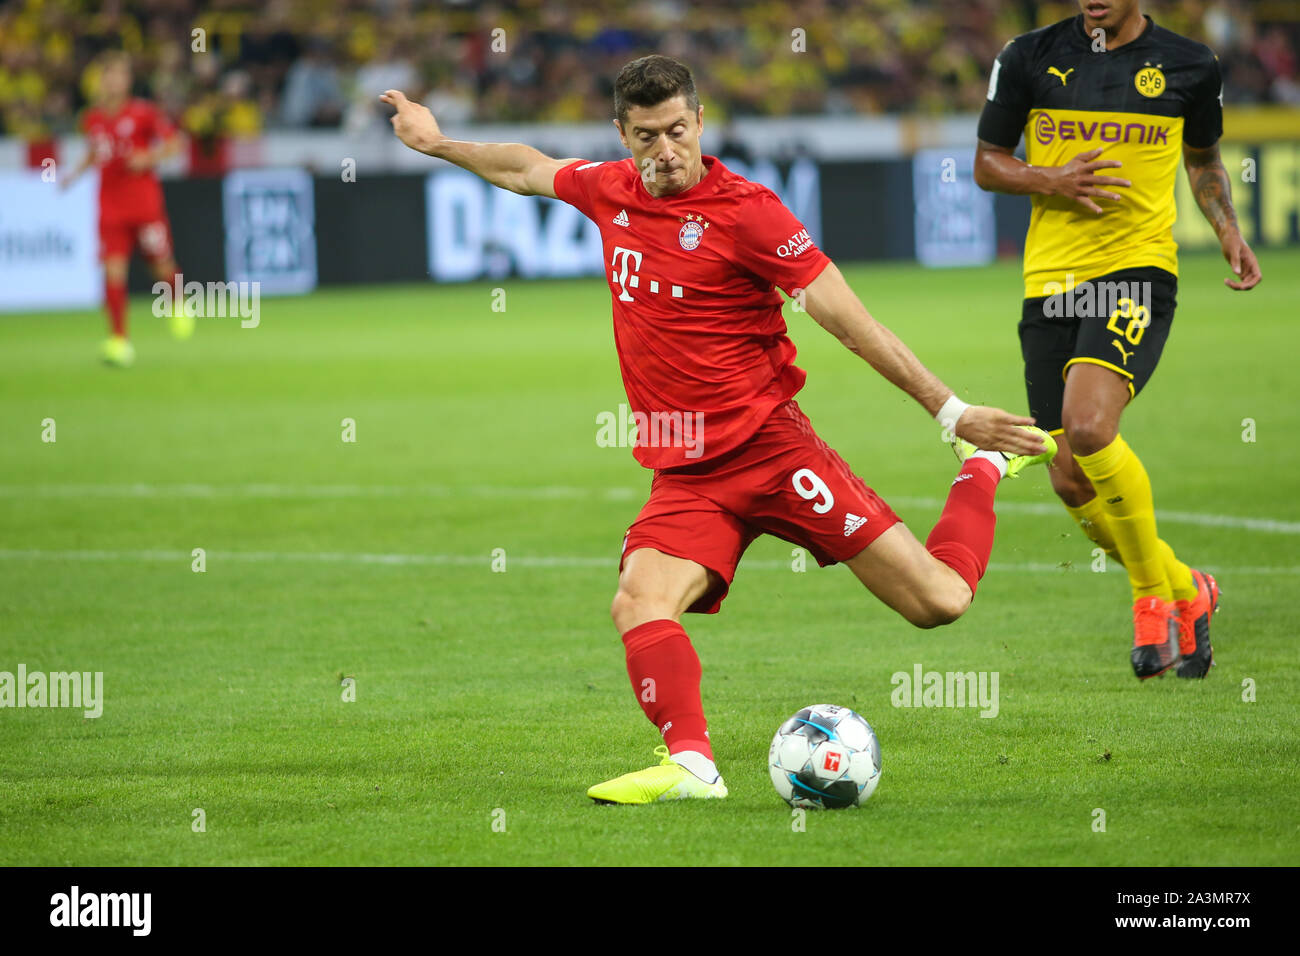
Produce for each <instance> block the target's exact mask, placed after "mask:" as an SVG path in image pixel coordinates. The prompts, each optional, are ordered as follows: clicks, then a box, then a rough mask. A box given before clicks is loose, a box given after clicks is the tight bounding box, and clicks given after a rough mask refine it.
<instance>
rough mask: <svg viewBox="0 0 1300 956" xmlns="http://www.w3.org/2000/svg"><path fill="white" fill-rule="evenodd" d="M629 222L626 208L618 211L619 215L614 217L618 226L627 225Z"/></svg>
mask: <svg viewBox="0 0 1300 956" xmlns="http://www.w3.org/2000/svg"><path fill="white" fill-rule="evenodd" d="M627 224H628V220H627V210H626V209H620V210H619V211H618V215H617V216H615V217H614V225H616V226H626V225H627Z"/></svg>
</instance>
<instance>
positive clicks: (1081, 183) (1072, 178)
mask: <svg viewBox="0 0 1300 956" xmlns="http://www.w3.org/2000/svg"><path fill="white" fill-rule="evenodd" d="M1102 148H1103V147H1101V146H1098V147H1097V148H1096V149H1090V150H1088V151H1087V152H1086V153H1080V154H1079V155H1078V156H1076V157H1074V159H1072V160H1070V161H1069V162H1068V163H1066V164H1065V165H1064V166H1057V167H1056V175H1055V177H1054V178H1055V183H1054V186H1055V188H1054V189H1053V192H1054V194H1055V195H1057V196H1065V197H1066V198H1068V199H1073V200H1074V201H1075V202H1077V203H1078V204H1079V205H1080V206H1082V207H1083V208H1084V209H1086V210H1088V211H1089V212H1091V213H1095V214H1096V215H1098V216H1100V215H1102V214H1103V213H1104V212H1105V210H1104V209H1102V208H1101V207H1100V206H1098V205H1097V204H1096V203H1095V202H1094V201H1093V199H1092V197H1094V196H1096V197H1098V198H1101V199H1114V200H1119V199H1122V198H1123V197H1122V196H1120V194H1119V193H1115V192H1109V191H1107V190H1105V189H1100V188H1098V187H1101V186H1122V187H1125V188H1127V187H1129V186H1132V185H1133V184H1132V183H1131V182H1129V181H1128V180H1127V179H1117V178H1116V177H1114V176H1098V175H1096V171H1097V170H1099V169H1118V168H1119V167H1120V166H1123V165H1124V164H1123V163H1121V162H1120V161H1119V160H1118V159H1098V158H1097V157H1098V156H1100V155H1101V151H1102Z"/></svg>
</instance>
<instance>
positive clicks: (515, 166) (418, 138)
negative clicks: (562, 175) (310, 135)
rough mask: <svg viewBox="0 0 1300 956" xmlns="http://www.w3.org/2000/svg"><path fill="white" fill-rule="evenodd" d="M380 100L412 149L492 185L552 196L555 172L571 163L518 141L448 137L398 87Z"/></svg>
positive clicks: (432, 119) (404, 140) (424, 107)
mask: <svg viewBox="0 0 1300 956" xmlns="http://www.w3.org/2000/svg"><path fill="white" fill-rule="evenodd" d="M379 98H380V100H382V101H383V102H385V103H387V104H388V105H389V106H391V107H393V108H394V109H395V110H397V112H396V113H394V114H393V117H392V124H393V132H395V133H396V134H397V138H398V139H400V140H401V141H402V142H403V143H404V144H406V145H407V146H409V147H410V148H411V149H413V150H415V151H416V152H420V153H424V154H425V155H426V156H433V157H434V158H436V159H445V160H446V161H447V162H449V163H454V164H455V165H457V166H459V167H460V168H461V169H466V170H469V172H471V173H473V174H474V175H476V176H479V177H481V178H483V179H485V180H487V181H488V182H489V183H491V184H492V185H493V186H499V187H501V188H502V189H508V190H510V191H511V192H512V193H519V194H520V195H521V196H549V197H550V198H551V199H556V198H558V197H557V196H556V195H555V174H556V173H558V172H559V171H560V170H561V169H563V168H564V167H565V166H567V165H569V163H572V162H573V160H572V159H551V157H549V156H547V155H545V154H544V153H542V152H540V151H538V150H536V149H533V147H531V146H525V145H524V144H522V143H470V142H463V141H461V140H454V139H450V138H448V137H447V136H444V135H443V133H442V130H441V129H439V128H438V121H437V120H435V119H434V118H433V114H432V113H430V112H429V109H428V107H426V106H424V105H422V104H420V103H412V102H411V101H410V100H408V99H407V98H406V95H405V94H404V93H402V92H401V91H400V90H388V91H386V92H385V93H384V94H383V95H382V96H380V97H379Z"/></svg>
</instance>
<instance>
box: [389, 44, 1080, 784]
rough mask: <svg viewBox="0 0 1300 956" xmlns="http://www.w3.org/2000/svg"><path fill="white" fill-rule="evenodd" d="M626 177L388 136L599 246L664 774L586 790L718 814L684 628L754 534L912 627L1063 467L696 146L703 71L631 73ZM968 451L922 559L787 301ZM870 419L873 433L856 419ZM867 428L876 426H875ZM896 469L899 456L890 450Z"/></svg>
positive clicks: (421, 112) (422, 123)
mask: <svg viewBox="0 0 1300 956" xmlns="http://www.w3.org/2000/svg"><path fill="white" fill-rule="evenodd" d="M614 90H615V94H614V113H615V115H616V116H617V119H616V120H615V121H614V124H615V127H616V128H617V130H618V134H619V138H620V140H621V141H622V143H623V146H624V147H626V148H627V150H628V151H629V152H630V153H631V154H632V156H631V158H629V159H624V160H622V161H620V162H607V163H601V162H586V161H584V160H581V159H551V158H549V157H547V156H544V155H542V154H541V153H539V152H538V151H537V150H535V149H532V148H531V147H528V146H524V145H520V144H517V143H467V142H460V141H456V140H452V139H449V138H448V137H446V136H444V135H443V134H442V132H441V130H439V128H438V124H437V123H436V121H435V120H434V118H433V116H432V115H430V113H429V111H428V110H427V109H425V108H424V107H422V106H420V105H418V104H415V103H411V102H410V101H409V100H407V99H406V97H405V96H403V95H402V94H401V93H400V92H397V91H395V90H389V91H388V92H387V93H385V94H384V95H383V97H382V99H383V100H384V102H386V103H389V104H391V105H392V106H393V107H395V108H396V110H397V114H396V115H395V116H394V117H393V128H394V130H395V131H396V133H397V135H398V136H399V137H400V138H401V140H402V142H404V143H406V144H407V145H408V146H410V147H412V148H413V149H417V150H419V151H421V152H424V153H427V154H428V155H430V156H437V157H441V158H443V159H446V160H449V161H450V162H452V163H455V164H456V165H458V166H461V167H463V168H465V169H468V170H470V171H471V172H473V173H476V174H477V175H479V176H481V177H483V178H484V179H485V180H487V181H488V182H490V183H492V184H493V185H495V186H499V187H501V188H503V189H509V190H511V191H512V192H516V193H521V194H523V195H540V196H550V197H552V198H558V199H560V200H562V201H564V202H567V203H569V204H571V205H573V206H574V207H576V208H577V209H578V210H580V211H581V212H582V213H583V214H584V215H586V216H587V217H588V218H590V219H591V220H592V221H593V222H595V223H596V224H597V225H598V226H599V227H600V234H601V238H602V244H603V250H604V260H605V267H606V276H605V278H606V281H607V282H608V284H609V290H610V295H611V298H612V302H613V313H614V341H615V345H616V346H617V349H618V357H619V365H620V367H621V370H622V373H623V384H624V386H625V387H626V389H627V395H628V404H629V405H630V406H631V408H632V409H633V412H634V414H636V415H639V416H644V423H643V422H642V421H640V420H639V421H638V434H637V445H636V447H635V451H634V454H635V456H636V458H637V460H638V461H639V462H641V464H643V465H645V466H646V467H647V468H651V469H653V470H654V479H653V481H652V482H651V485H650V500H649V501H648V502H647V503H646V505H645V507H643V508H642V509H641V513H640V514H639V515H638V516H637V518H636V520H635V521H634V522H633V523H632V525H631V527H630V528H629V529H628V532H627V535H626V537H625V538H624V539H623V558H622V561H621V564H620V569H619V583H618V592H617V594H616V595H615V597H614V602H613V607H612V609H611V610H612V615H613V618H614V624H615V626H616V627H617V628H618V631H619V634H621V635H622V638H623V645H624V650H625V655H626V662H627V671H628V676H629V677H630V678H631V680H632V688H633V691H634V693H635V694H636V698H637V701H638V703H639V704H640V706H641V708H642V710H643V711H644V712H645V715H646V717H648V718H649V719H650V720H651V722H653V724H654V725H655V727H656V729H657V730H658V731H659V733H660V734H661V736H662V738H663V741H664V746H663V747H661V748H659V751H658V752H659V753H660V755H661V756H662V758H663V759H662V762H661V763H660V764H659V765H658V766H653V767H650V768H648V769H645V770H639V771H636V772H634V773H630V774H624V775H623V776H621V777H618V778H616V779H614V780H609V781H606V782H605V783H602V784H597V785H596V786H594V787H592V788H591V789H590V790H588V795H589V796H590V797H592V798H593V799H596V800H600V801H605V802H609V803H650V802H653V801H656V800H665V799H679V798H692V797H704V798H709V797H725V796H726V794H727V788H726V787H725V785H724V784H723V782H722V777H721V776H720V775H719V773H718V769H717V767H716V766H714V763H713V752H712V749H711V744H710V742H709V734H708V729H707V724H706V722H705V718H704V706H703V703H702V701H701V698H700V676H701V670H700V659H699V657H698V655H697V654H696V652H695V649H694V647H693V646H692V644H691V641H690V638H689V637H687V635H686V631H685V630H684V629H683V627H682V625H681V617H682V615H683V614H684V613H685V612H687V611H695V612H702V613H715V612H717V610H718V609H719V607H720V606H721V604H722V601H723V599H724V598H725V597H726V595H727V591H728V589H729V587H730V585H731V581H732V578H733V576H734V574H735V572H736V567H737V565H738V564H739V563H740V559H741V555H743V554H744V552H745V549H746V548H747V547H749V545H750V543H751V542H753V540H754V539H755V538H757V537H758V536H759V535H760V534H763V533H767V534H773V535H776V536H778V537H781V538H784V539H786V540H787V541H791V542H794V543H795V544H798V545H801V546H802V547H804V548H806V549H808V551H810V552H811V553H812V554H813V556H814V557H816V559H817V562H818V563H819V564H821V565H823V566H824V565H828V564H835V563H837V562H843V563H844V564H846V565H848V567H849V569H850V570H852V571H853V573H854V574H855V575H856V576H857V578H858V580H860V581H861V582H862V583H863V584H864V585H865V586H866V587H867V588H868V589H869V590H870V591H871V592H872V593H874V594H875V595H876V596H877V597H878V598H880V600H882V601H883V602H884V603H885V604H887V605H889V606H890V607H891V608H893V609H894V610H896V611H898V612H899V613H900V614H902V615H903V616H904V617H905V618H906V619H907V620H909V621H911V622H912V623H913V624H916V625H917V626H919V627H934V626H936V625H939V624H947V623H949V622H951V621H953V620H955V619H956V618H958V617H959V616H960V615H961V614H962V613H963V612H964V611H965V610H966V608H967V607H968V606H969V605H970V602H971V599H972V597H973V596H974V593H975V588H976V586H977V585H978V583H979V580H980V578H981V576H982V575H983V574H984V571H985V569H986V568H987V567H988V560H989V553H990V551H991V549H992V547H993V528H994V524H995V522H996V518H995V515H994V512H993V497H994V493H995V491H996V490H997V487H998V483H999V482H1000V481H1001V479H1002V478H1003V477H1005V476H1006V475H1008V474H1010V475H1012V476H1014V475H1015V474H1016V473H1017V472H1018V471H1020V470H1021V469H1022V468H1024V467H1025V466H1027V465H1030V464H1033V463H1034V462H1037V461H1046V460H1049V459H1050V458H1051V456H1052V455H1053V454H1054V453H1055V444H1054V442H1053V441H1052V439H1051V437H1050V436H1048V435H1047V434H1046V433H1045V432H1043V431H1041V430H1040V429H1034V428H1026V427H1025V426H1030V425H1032V424H1033V420H1032V419H1029V418H1023V417H1019V416H1015V415H1011V414H1008V413H1007V412H1004V411H1002V410H1001V409H996V408H986V407H982V406H966V405H964V404H963V403H962V402H961V401H960V400H959V399H957V398H956V396H955V395H953V392H952V389H950V388H947V387H946V386H945V385H944V384H943V383H942V382H941V381H939V379H938V378H936V377H935V376H934V375H933V374H932V373H931V372H930V371H929V370H928V369H926V367H925V366H924V365H922V364H921V363H920V362H919V361H918V360H917V358H916V356H915V355H913V354H912V352H911V351H910V350H909V349H908V348H907V346H906V345H904V344H903V343H902V342H900V341H899V340H898V339H897V338H896V337H895V336H894V335H893V334H892V333H891V332H889V330H887V329H886V328H885V327H884V326H882V325H880V324H879V323H878V322H876V321H875V320H874V319H873V318H872V317H871V315H870V314H868V312H867V310H866V308H864V307H863V305H862V303H861V301H859V299H858V297H857V296H856V295H855V294H854V292H853V290H852V289H851V288H849V285H848V283H847V282H846V281H845V280H844V276H843V275H842V274H841V273H840V271H839V269H837V268H836V266H835V264H834V263H832V262H831V261H830V259H829V258H827V256H826V254H825V253H823V252H822V251H821V250H820V249H818V248H817V246H816V244H815V243H814V242H813V240H812V238H811V237H810V236H809V234H808V231H807V230H806V229H805V228H804V227H803V225H802V224H801V223H800V222H799V221H798V220H797V219H796V218H795V217H794V216H793V215H792V214H791V212H790V210H788V209H787V208H786V207H785V206H783V205H782V204H781V201H780V200H779V199H777V197H776V195H775V194H774V193H773V192H772V191H771V190H769V189H767V188H765V187H763V186H760V185H757V184H755V183H751V182H749V181H747V180H745V179H743V178H741V177H740V176H737V175H736V174H735V173H732V172H730V171H729V170H728V169H727V168H726V167H725V166H724V165H723V164H722V163H721V162H719V161H718V159H717V158H716V157H713V156H708V155H704V154H703V153H702V151H701V147H700V133H701V131H702V129H703V125H702V124H703V113H704V110H703V107H702V106H701V105H700V100H699V96H698V94H697V93H696V90H695V83H694V80H693V79H692V77H691V73H690V71H689V70H688V69H687V68H686V67H685V66H684V65H683V64H681V63H679V62H677V61H676V60H673V59H671V58H669V57H664V56H649V57H643V58H641V59H639V60H634V61H632V62H631V63H629V64H627V65H626V66H625V67H623V69H622V71H621V72H620V73H619V75H618V78H617V80H616V81H615V85H614ZM777 287H780V288H782V289H784V290H785V291H786V292H787V293H789V294H791V295H795V294H797V293H802V297H803V299H804V301H805V303H806V308H807V311H808V314H809V315H811V316H812V317H813V319H814V320H816V321H817V322H818V323H819V324H820V325H822V326H823V327H825V328H826V329H827V330H828V331H829V332H830V333H831V334H833V335H835V336H836V337H837V338H838V339H839V340H840V341H841V342H843V343H844V345H845V346H846V347H848V348H849V349H851V350H852V351H854V352H856V353H857V354H858V355H860V356H862V358H863V359H865V360H866V361H867V362H869V363H870V364H871V365H872V367H873V368H874V369H875V370H876V371H878V372H879V373H880V374H881V375H883V376H884V377H885V378H887V379H888V380H889V381H890V382H892V383H893V384H895V385H897V386H898V387H899V388H901V389H902V390H903V391H905V392H907V393H908V394H909V395H911V396H912V397H913V398H914V399H915V400H916V401H917V402H918V403H919V404H921V405H922V406H923V407H924V408H925V409H926V410H927V411H928V412H929V413H930V414H931V415H934V416H935V417H936V418H937V419H938V420H939V421H941V422H945V423H947V424H948V425H949V426H950V427H953V428H954V430H955V432H956V434H957V435H958V436H960V437H961V438H962V439H964V440H966V441H968V442H971V443H973V444H974V445H978V446H980V447H982V448H989V449H1003V450H1005V453H1004V451H977V450H975V449H974V448H973V447H971V446H970V445H964V446H962V447H961V448H960V449H959V456H960V457H962V458H963V461H962V466H961V471H960V473H959V474H958V475H957V477H956V478H955V479H954V480H953V483H952V487H951V489H950V491H949V493H948V501H947V504H946V505H945V507H944V510H943V514H942V515H941V516H940V518H939V522H938V524H936V525H935V527H934V529H933V530H932V531H931V532H930V534H929V536H928V537H927V539H926V542H925V544H924V545H923V544H921V542H920V541H918V540H917V539H916V538H915V537H913V535H912V532H911V531H910V530H908V528H907V527H906V526H905V525H904V524H902V523H901V522H900V521H899V519H898V517H897V516H896V515H895V514H894V512H893V511H892V510H891V509H890V507H889V505H887V504H886V503H885V502H884V501H883V500H881V498H880V497H879V496H878V495H877V494H876V493H875V492H874V491H872V490H871V489H870V488H869V487H867V485H866V484H865V483H864V482H863V481H862V479H861V478H859V477H858V476H857V475H855V474H854V473H853V471H852V470H851V469H850V468H849V466H848V465H847V464H846V463H845V461H844V459H842V458H841V457H840V456H839V455H837V454H836V453H835V451H834V450H833V449H831V448H830V447H829V446H828V445H827V444H826V443H825V442H824V441H822V440H821V438H819V437H818V435H817V433H816V432H815V431H814V430H813V426H812V423H811V422H810V421H809V420H808V418H807V417H806V416H805V415H804V414H803V412H802V411H800V409H799V406H798V404H796V403H795V401H794V396H795V394H796V393H797V392H798V391H799V389H800V388H802V387H803V383H804V379H805V373H804V372H803V371H802V370H801V369H800V368H798V367H797V366H796V365H795V364H794V359H795V347H794V343H793V342H791V341H790V338H789V336H788V335H787V334H786V326H785V320H784V318H783V317H782V315H781V308H782V305H783V300H782V298H781V295H780V293H779V292H777V291H776V288H777ZM864 421H866V422H869V419H864ZM868 427H869V426H868ZM882 453H885V452H884V450H883V449H882Z"/></svg>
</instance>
